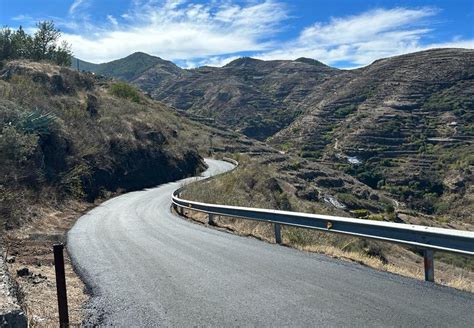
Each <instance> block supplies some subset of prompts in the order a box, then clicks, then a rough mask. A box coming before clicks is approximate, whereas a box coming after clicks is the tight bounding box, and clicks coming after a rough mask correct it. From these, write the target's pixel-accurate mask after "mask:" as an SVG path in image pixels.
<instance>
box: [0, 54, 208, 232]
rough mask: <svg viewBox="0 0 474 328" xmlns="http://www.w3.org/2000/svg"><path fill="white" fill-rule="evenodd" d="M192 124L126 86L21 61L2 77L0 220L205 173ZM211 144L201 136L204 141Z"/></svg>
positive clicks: (11, 222)
mask: <svg viewBox="0 0 474 328" xmlns="http://www.w3.org/2000/svg"><path fill="white" fill-rule="evenodd" d="M201 131H202V129H201V128H196V125H195V123H190V122H189V121H187V120H186V119H184V118H182V117H178V116H177V115H176V114H175V113H173V111H171V110H170V109H169V108H167V107H165V106H163V105H161V104H158V103H156V102H155V101H152V100H150V99H148V98H147V97H145V96H143V95H142V94H141V93H140V92H139V91H137V90H135V89H134V88H133V87H130V86H128V85H126V84H123V83H116V82H113V81H109V80H103V79H100V78H97V77H96V76H94V75H92V74H82V73H78V72H76V71H74V70H71V69H68V68H61V67H59V66H54V65H50V64H46V63H35V62H26V61H11V62H7V63H6V64H5V65H4V67H3V68H2V69H1V70H0V167H1V169H0V171H1V172H2V173H1V176H0V200H1V203H0V205H1V206H0V214H1V221H2V222H0V223H1V224H2V226H4V225H5V226H6V227H11V226H12V225H15V224H16V223H18V222H20V221H22V219H25V218H27V217H28V218H30V217H31V214H32V213H31V208H32V207H31V206H32V205H33V204H36V203H39V204H41V203H47V204H48V205H52V204H54V203H55V202H58V203H61V202H63V201H64V199H87V200H89V201H92V200H94V199H96V198H97V197H105V196H106V194H107V193H109V192H116V191H119V190H136V189H141V188H145V187H150V186H154V185H156V184H159V183H163V182H167V181H171V180H175V179H179V178H182V177H186V176H189V175H193V174H194V173H195V172H196V171H199V170H202V169H203V162H202V158H201V156H200V155H199V154H198V152H197V148H196V145H195V144H194V141H193V139H198V138H197V137H194V136H193V134H204V132H201ZM206 139H207V137H206V138H205V140H206Z"/></svg>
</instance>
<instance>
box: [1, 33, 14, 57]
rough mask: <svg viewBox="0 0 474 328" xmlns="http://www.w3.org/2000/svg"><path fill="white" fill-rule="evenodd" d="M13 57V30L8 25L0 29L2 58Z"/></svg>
mask: <svg viewBox="0 0 474 328" xmlns="http://www.w3.org/2000/svg"><path fill="white" fill-rule="evenodd" d="M11 57H12V30H11V29H10V28H8V27H6V26H4V27H2V28H1V29H0V60H4V59H9V58H11Z"/></svg>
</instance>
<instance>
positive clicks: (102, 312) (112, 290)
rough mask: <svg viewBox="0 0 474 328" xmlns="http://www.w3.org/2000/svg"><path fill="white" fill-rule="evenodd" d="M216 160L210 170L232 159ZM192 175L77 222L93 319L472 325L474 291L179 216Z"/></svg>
mask: <svg viewBox="0 0 474 328" xmlns="http://www.w3.org/2000/svg"><path fill="white" fill-rule="evenodd" d="M207 163H208V165H209V169H208V170H207V171H206V172H205V174H204V175H206V176H210V175H214V174H217V173H220V172H224V171H227V170H230V169H231V168H232V165H231V164H229V163H226V162H222V161H216V160H207ZM192 179H195V178H192ZM192 179H186V180H187V181H190V180H192ZM186 180H182V181H179V182H174V183H169V184H165V185H161V186H158V187H156V188H153V189H148V190H144V191H138V192H131V193H127V194H124V195H122V196H119V197H116V198H113V199H111V200H109V201H107V202H105V203H103V204H102V205H101V206H99V207H97V208H95V209H94V210H92V211H90V212H89V213H88V214H86V215H84V216H83V217H81V218H80V219H79V220H78V222H77V223H76V225H75V226H74V227H73V229H72V230H71V231H70V232H69V234H68V251H69V253H70V254H71V256H72V258H73V261H74V263H75V267H76V269H77V270H78V272H79V273H80V275H81V276H82V278H83V279H84V280H85V282H86V283H87V285H88V286H89V287H90V288H91V291H92V297H91V301H90V304H89V305H88V311H89V313H90V315H91V317H90V318H89V319H88V322H87V323H88V324H90V325H105V326H119V327H156V326H160V327H210V326H211V327H347V326H351V327H447V326H449V327H472V323H473V322H474V311H473V310H474V297H473V294H469V293H465V292H460V291H457V290H454V289H451V288H447V287H442V286H437V285H433V284H430V283H426V282H423V281H417V280H414V279H409V278H404V277H400V276H397V275H393V274H389V273H384V272H379V271H376V270H372V269H370V268H367V267H364V266H362V265H358V264H355V263H350V262H344V261H340V260H336V259H332V258H329V257H326V256H323V255H318V254H311V253H305V252H301V251H297V250H294V249H291V248H288V247H282V246H278V245H273V244H269V243H265V242H262V241H259V240H256V239H254V238H246V237H240V236H237V235H233V234H229V233H225V232H222V231H219V230H216V229H211V228H208V227H205V226H202V225H199V224H195V223H192V222H189V221H187V220H183V219H180V218H179V217H177V216H175V215H174V214H172V213H171V211H170V204H171V194H172V192H173V191H174V190H175V189H177V188H179V187H180V186H181V185H182V183H183V182H184V181H186Z"/></svg>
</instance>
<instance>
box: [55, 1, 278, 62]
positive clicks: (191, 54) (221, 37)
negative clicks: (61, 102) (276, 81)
mask: <svg viewBox="0 0 474 328" xmlns="http://www.w3.org/2000/svg"><path fill="white" fill-rule="evenodd" d="M122 18H126V22H127V24H120V25H118V24H115V23H114V21H113V20H111V19H110V18H109V19H108V21H109V23H111V24H110V26H107V27H105V26H102V27H94V28H92V29H91V30H90V31H87V33H84V34H74V33H65V34H64V39H66V40H67V41H69V42H70V43H71V44H72V46H73V51H74V54H75V55H76V56H77V57H79V58H81V59H85V60H89V61H93V62H103V61H108V60H111V59H116V58H120V57H123V56H126V55H129V54H130V53H133V52H135V51H144V52H147V53H150V54H153V55H157V56H161V57H163V58H166V59H171V60H190V59H195V58H204V57H215V56H222V55H224V54H232V53H238V52H242V51H265V50H268V49H270V48H271V46H272V44H271V43H270V42H269V39H270V37H271V36H274V35H275V33H276V32H277V31H278V28H279V26H280V24H281V22H282V21H283V20H285V19H286V18H287V14H286V9H285V6H284V5H283V4H281V3H279V2H276V1H274V0H265V1H259V2H256V1H252V2H249V3H247V4H246V5H237V4H234V3H231V2H229V1H225V2H222V1H211V2H210V4H206V5H203V4H196V3H192V2H189V1H179V0H178V1H176V0H174V1H173V0H171V1H170V0H168V1H166V2H160V3H157V2H156V1H147V2H143V1H140V0H135V6H134V8H133V9H132V10H130V12H127V13H124V14H123V15H122ZM115 21H116V20H115Z"/></svg>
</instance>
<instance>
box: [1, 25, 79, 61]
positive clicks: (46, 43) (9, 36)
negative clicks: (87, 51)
mask: <svg viewBox="0 0 474 328" xmlns="http://www.w3.org/2000/svg"><path fill="white" fill-rule="evenodd" d="M36 26H37V27H38V30H37V31H36V33H35V34H34V36H31V35H28V34H27V33H26V32H25V31H24V30H23V28H22V27H21V26H20V27H19V28H18V30H16V31H12V30H11V29H10V28H8V27H6V26H5V27H3V28H1V29H0V61H1V60H11V59H32V60H49V61H52V62H54V63H56V64H58V65H62V66H70V65H71V58H72V51H71V46H70V45H69V44H68V43H67V42H66V41H63V42H62V43H61V44H60V45H58V42H59V39H60V38H61V32H60V31H59V29H57V28H56V27H55V26H54V23H53V22H52V21H44V22H39V23H38V24H36Z"/></svg>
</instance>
